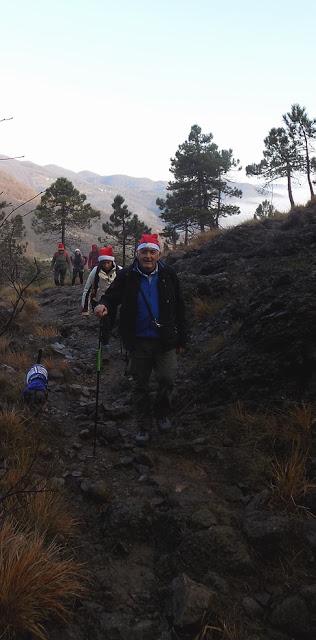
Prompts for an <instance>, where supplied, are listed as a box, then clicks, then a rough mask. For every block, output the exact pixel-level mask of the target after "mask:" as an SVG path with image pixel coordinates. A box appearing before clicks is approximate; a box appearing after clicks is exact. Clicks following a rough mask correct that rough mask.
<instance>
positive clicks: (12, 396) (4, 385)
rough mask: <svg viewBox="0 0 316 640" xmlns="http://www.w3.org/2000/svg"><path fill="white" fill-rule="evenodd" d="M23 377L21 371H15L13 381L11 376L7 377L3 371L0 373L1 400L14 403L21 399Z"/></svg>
mask: <svg viewBox="0 0 316 640" xmlns="http://www.w3.org/2000/svg"><path fill="white" fill-rule="evenodd" d="M20 378H21V379H20ZM23 379H24V375H23ZM23 379H22V376H21V373H19V374H18V373H17V374H16V375H15V376H14V381H13V380H12V377H11V376H10V377H9V376H8V375H7V374H5V373H1V374H0V397H1V400H2V402H8V403H10V404H15V403H17V402H18V401H19V400H20V399H21V387H22V384H23Z"/></svg>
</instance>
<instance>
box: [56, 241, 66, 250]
mask: <svg viewBox="0 0 316 640" xmlns="http://www.w3.org/2000/svg"><path fill="white" fill-rule="evenodd" d="M57 246H58V249H64V248H65V247H64V245H63V243H62V242H58V245H57Z"/></svg>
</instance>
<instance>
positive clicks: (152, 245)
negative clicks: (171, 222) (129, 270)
mask: <svg viewBox="0 0 316 640" xmlns="http://www.w3.org/2000/svg"><path fill="white" fill-rule="evenodd" d="M139 249H156V251H160V245H159V240H158V234H157V233H143V235H142V237H141V239H140V240H139V243H138V246H137V251H138V250H139Z"/></svg>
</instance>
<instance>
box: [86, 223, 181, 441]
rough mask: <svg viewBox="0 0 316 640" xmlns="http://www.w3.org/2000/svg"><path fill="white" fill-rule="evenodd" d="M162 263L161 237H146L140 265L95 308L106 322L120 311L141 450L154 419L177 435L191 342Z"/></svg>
mask: <svg viewBox="0 0 316 640" xmlns="http://www.w3.org/2000/svg"><path fill="white" fill-rule="evenodd" d="M159 258H160V246H159V241H158V236H157V235H156V234H143V236H142V237H141V239H140V241H139V244H138V247H137V252H136V259H135V261H134V262H133V264H132V265H131V266H130V267H128V268H127V269H122V271H120V273H118V275H117V277H116V279H115V281H114V282H113V284H112V285H111V286H110V287H109V289H108V290H107V291H106V292H105V294H104V295H103V296H102V298H101V300H100V303H99V304H98V305H97V306H96V307H95V314H96V315H97V316H98V317H99V318H102V317H104V316H106V315H107V314H108V313H111V312H112V311H113V309H116V308H117V307H118V306H119V305H121V309H120V323H119V327H120V335H121V338H122V342H123V344H124V346H125V347H126V349H127V350H128V351H129V353H130V358H131V373H132V376H133V378H134V382H135V385H134V399H135V410H136V415H137V420H138V427H139V432H138V433H137V436H136V443H137V444H139V445H145V444H146V443H147V442H148V441H149V439H150V435H151V430H152V418H153V417H155V418H156V420H157V425H158V429H159V430H160V431H161V432H165V431H170V430H171V429H172V423H171V421H170V417H169V416H170V413H171V395H172V391H173V387H174V379H175V374H176V360H177V359H176V352H178V353H179V352H180V351H182V350H183V348H184V346H185V342H186V329H185V309H184V302H183V298H182V295H181V291H180V285H179V280H178V277H177V275H176V273H175V271H174V270H173V269H172V268H171V267H169V266H167V265H165V264H164V263H163V262H161V261H160V259H159ZM153 370H154V371H155V374H156V379H157V382H158V393H157V398H156V401H155V404H154V407H152V406H151V399H150V394H149V379H150V375H151V373H152V371H153ZM152 409H153V411H152ZM153 414H154V416H153Z"/></svg>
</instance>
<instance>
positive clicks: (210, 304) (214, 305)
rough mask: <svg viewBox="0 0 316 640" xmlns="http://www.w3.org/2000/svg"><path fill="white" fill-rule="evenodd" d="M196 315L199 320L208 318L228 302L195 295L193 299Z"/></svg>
mask: <svg viewBox="0 0 316 640" xmlns="http://www.w3.org/2000/svg"><path fill="white" fill-rule="evenodd" d="M192 304H193V313H194V317H195V318H196V320H198V321H202V320H207V319H208V318H211V317H212V316H214V315H215V313H217V312H218V311H220V310H221V309H223V307H224V306H225V304H226V302H225V301H224V300H213V301H211V300H207V299H205V298H199V297H194V298H193V299H192Z"/></svg>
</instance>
